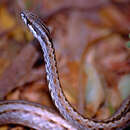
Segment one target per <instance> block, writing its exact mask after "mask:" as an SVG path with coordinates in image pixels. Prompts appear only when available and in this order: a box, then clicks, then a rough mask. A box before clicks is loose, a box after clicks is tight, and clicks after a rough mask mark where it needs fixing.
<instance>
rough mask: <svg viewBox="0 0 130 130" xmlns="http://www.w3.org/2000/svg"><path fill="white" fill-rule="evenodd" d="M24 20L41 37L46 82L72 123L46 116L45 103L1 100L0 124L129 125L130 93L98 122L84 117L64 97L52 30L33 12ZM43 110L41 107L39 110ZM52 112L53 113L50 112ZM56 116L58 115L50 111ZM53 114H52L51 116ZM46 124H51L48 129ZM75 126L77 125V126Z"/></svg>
mask: <svg viewBox="0 0 130 130" xmlns="http://www.w3.org/2000/svg"><path fill="white" fill-rule="evenodd" d="M21 17H22V20H23V21H24V23H25V24H26V25H27V27H28V28H29V30H30V31H31V32H32V33H33V35H34V37H35V38H37V39H38V41H39V42H40V45H41V47H42V50H43V56H44V60H45V69H46V73H47V81H48V87H49V91H50V94H51V97H52V100H53V102H54V104H55V106H56V107H57V109H58V110H59V112H60V114H61V115H62V116H63V117H64V118H65V119H66V120H67V121H68V122H70V123H71V124H72V125H70V124H69V123H67V122H66V121H65V120H63V119H62V118H60V117H59V118H60V119H59V120H60V121H61V122H62V121H64V122H65V124H66V125H63V123H61V122H60V121H58V120H54V119H53V118H51V116H47V115H46V113H45V111H46V112H47V110H46V109H43V108H42V106H40V105H39V106H38V107H37V105H35V104H33V103H29V102H25V101H0V125H2V124H9V123H15V124H21V125H24V126H29V127H32V128H36V129H44V128H46V129H52V128H53V127H52V126H53V125H54V124H55V125H56V126H57V127H56V126H54V128H55V129H83V130H89V129H90V130H97V129H98V130H109V129H110V130H112V129H123V128H125V127H127V126H130V96H129V97H128V98H127V100H125V101H124V103H123V104H122V106H121V107H120V108H119V109H118V111H117V112H116V113H115V114H114V115H113V116H112V117H110V118H108V119H106V120H104V121H96V120H93V119H89V118H84V117H83V116H81V115H80V114H79V113H78V112H77V111H76V110H75V109H74V108H73V107H72V106H71V105H70V103H69V102H68V100H67V99H66V98H65V96H64V93H63V91H62V88H61V84H60V80H59V75H58V69H57V64H56V57H55V50H54V48H53V42H52V39H51V37H50V33H49V31H48V29H47V28H46V26H45V25H44V24H42V23H41V21H40V19H39V18H38V17H37V16H35V15H34V14H33V13H30V12H27V11H25V12H22V13H21ZM39 109H40V110H39ZM50 113H51V112H50ZM51 114H52V115H53V116H54V115H55V114H53V113H51ZM51 114H50V115H51ZM47 125H49V126H50V127H48V128H47ZM73 126H74V127H76V128H74V127H73Z"/></svg>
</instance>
